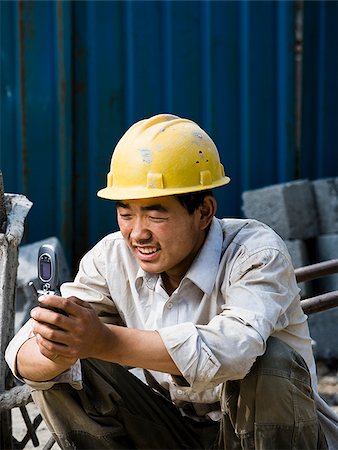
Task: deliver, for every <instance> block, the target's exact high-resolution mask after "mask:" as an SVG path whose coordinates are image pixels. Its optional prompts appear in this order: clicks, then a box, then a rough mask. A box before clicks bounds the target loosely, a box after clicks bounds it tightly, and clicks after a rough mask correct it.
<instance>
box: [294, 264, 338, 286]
mask: <svg viewBox="0 0 338 450" xmlns="http://www.w3.org/2000/svg"><path fill="white" fill-rule="evenodd" d="M334 273H338V259H330V260H329V261H323V262H320V263H316V264H311V265H309V266H305V267H299V268H298V269H295V275H296V280H297V283H301V282H302V281H309V280H315V279H316V278H320V277H324V276H326V275H332V274H334Z"/></svg>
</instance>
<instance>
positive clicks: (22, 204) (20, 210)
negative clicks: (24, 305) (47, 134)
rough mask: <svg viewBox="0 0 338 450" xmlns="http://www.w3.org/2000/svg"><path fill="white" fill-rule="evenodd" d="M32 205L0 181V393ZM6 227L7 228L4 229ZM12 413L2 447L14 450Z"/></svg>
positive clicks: (0, 430)
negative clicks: (20, 252)
mask: <svg viewBox="0 0 338 450" xmlns="http://www.w3.org/2000/svg"><path fill="white" fill-rule="evenodd" d="M31 206H32V203H31V202H30V201H29V200H28V199H27V198H26V197H25V196H23V195H17V194H4V188H3V182H2V176H1V180H0V393H3V392H5V391H6V390H7V389H8V388H9V387H10V386H9V385H8V384H9V382H8V381H9V380H10V379H11V377H9V370H8V368H7V365H6V362H5V359H4V353H5V350H6V347H7V345H8V343H9V341H10V339H11V338H12V337H13V334H14V319H15V286H16V273H17V267H18V247H19V244H20V242H21V239H22V235H23V230H24V220H25V217H26V215H27V213H28V211H29V210H30V208H31ZM4 225H5V226H4ZM12 447H13V445H12V429H11V411H10V410H9V411H3V412H1V413H0V448H1V449H12Z"/></svg>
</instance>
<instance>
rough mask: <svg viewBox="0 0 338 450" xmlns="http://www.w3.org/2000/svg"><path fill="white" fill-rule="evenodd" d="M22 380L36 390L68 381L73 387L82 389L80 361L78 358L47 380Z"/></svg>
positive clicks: (43, 389)
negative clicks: (66, 368)
mask: <svg viewBox="0 0 338 450" xmlns="http://www.w3.org/2000/svg"><path fill="white" fill-rule="evenodd" d="M24 382H25V383H26V384H28V386H30V387H31V388H32V389H34V390H37V391H45V390H47V389H50V388H52V387H53V386H54V385H55V384H60V383H68V384H70V385H71V386H72V387H73V388H74V389H76V390H78V391H79V390H81V389H82V371H81V363H80V360H79V359H78V360H77V361H76V363H75V364H74V365H72V366H71V367H70V368H69V369H68V370H66V371H65V372H63V373H61V374H60V375H58V376H56V377H55V378H52V379H51V380H48V381H32V380H27V379H25V378H24Z"/></svg>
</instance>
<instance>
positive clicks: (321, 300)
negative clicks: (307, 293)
mask: <svg viewBox="0 0 338 450" xmlns="http://www.w3.org/2000/svg"><path fill="white" fill-rule="evenodd" d="M300 303H301V305H302V308H303V311H304V312H305V314H313V313H316V312H320V311H326V310H327V309H331V308H334V307H335V306H338V291H332V292H328V293H326V294H321V295H317V296H316V297H310V298H306V299H304V300H301V302H300Z"/></svg>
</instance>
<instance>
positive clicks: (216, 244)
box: [135, 217, 223, 295]
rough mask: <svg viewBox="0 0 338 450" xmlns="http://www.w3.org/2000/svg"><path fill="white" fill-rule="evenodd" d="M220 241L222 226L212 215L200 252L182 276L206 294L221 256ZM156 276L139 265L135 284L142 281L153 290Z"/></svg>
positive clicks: (208, 292)
mask: <svg viewBox="0 0 338 450" xmlns="http://www.w3.org/2000/svg"><path fill="white" fill-rule="evenodd" d="M222 243H223V232H222V228H221V226H220V224H219V221H218V220H217V219H216V218H215V217H214V218H213V220H212V222H211V225H210V229H209V232H208V234H207V237H206V239H205V241H204V244H203V246H202V248H201V250H200V252H199V253H198V255H197V256H196V258H195V260H194V261H193V263H192V265H191V267H190V269H189V270H188V272H187V273H186V275H185V277H184V278H183V279H185V278H187V279H189V280H190V281H191V282H193V283H194V284H195V285H196V286H198V287H199V288H200V289H201V290H202V291H203V292H204V293H205V294H208V295H209V294H211V291H212V289H213V286H214V284H215V279H216V276H217V271H218V266H219V261H220V258H221V252H222ZM206 273H207V275H206ZM158 277H159V274H153V273H149V272H145V271H144V270H143V269H142V268H141V267H139V269H138V271H137V275H136V280H135V286H136V288H137V289H139V288H140V287H141V284H142V281H143V282H145V284H146V285H147V286H148V288H149V289H153V290H154V289H155V285H156V282H157V280H158Z"/></svg>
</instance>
